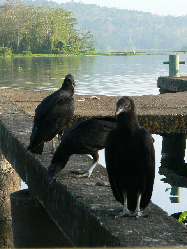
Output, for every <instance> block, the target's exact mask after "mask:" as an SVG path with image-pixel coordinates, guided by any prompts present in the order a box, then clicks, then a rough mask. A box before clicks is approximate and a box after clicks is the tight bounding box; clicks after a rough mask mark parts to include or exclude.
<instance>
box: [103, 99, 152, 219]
mask: <svg viewBox="0 0 187 249" xmlns="http://www.w3.org/2000/svg"><path fill="white" fill-rule="evenodd" d="M105 161H106V169H107V172H108V177H109V182H110V185H111V189H112V192H113V195H114V197H115V199H116V200H117V201H118V202H120V203H121V204H122V205H123V212H122V213H121V214H120V215H118V216H117V217H122V216H135V217H138V216H145V215H144V214H143V212H141V210H142V209H144V208H145V207H147V205H148V204H149V202H150V199H151V196H152V191H153V184H154V178H155V151H154V146H153V138H152V136H151V134H150V132H149V131H148V130H147V129H145V128H143V127H141V126H140V125H139V123H138V118H137V114H136V112H135V105H134V101H133V100H132V98H130V97H126V96H125V97H122V98H120V99H119V100H118V102H117V108H116V128H115V129H113V130H111V131H110V132H109V134H108V136H107V138H106V143H105Z"/></svg>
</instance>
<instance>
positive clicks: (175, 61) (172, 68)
mask: <svg viewBox="0 0 187 249" xmlns="http://www.w3.org/2000/svg"><path fill="white" fill-rule="evenodd" d="M163 64H169V76H170V77H179V64H185V61H179V55H178V54H175V55H174V54H170V55H169V61H165V62H163Z"/></svg>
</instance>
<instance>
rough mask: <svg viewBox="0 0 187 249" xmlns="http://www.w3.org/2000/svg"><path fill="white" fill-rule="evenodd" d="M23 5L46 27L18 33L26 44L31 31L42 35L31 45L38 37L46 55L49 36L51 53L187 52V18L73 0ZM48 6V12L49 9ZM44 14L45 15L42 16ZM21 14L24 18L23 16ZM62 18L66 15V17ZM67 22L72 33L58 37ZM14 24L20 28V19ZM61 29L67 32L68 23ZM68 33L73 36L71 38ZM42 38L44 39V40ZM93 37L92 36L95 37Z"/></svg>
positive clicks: (0, 1) (44, 0)
mask: <svg viewBox="0 0 187 249" xmlns="http://www.w3.org/2000/svg"><path fill="white" fill-rule="evenodd" d="M12 1H15V0H12ZM16 1H17V0H16ZM9 2H10V0H9ZM3 3H4V0H0V4H3ZM22 3H24V4H27V6H28V7H27V8H28V10H29V11H31V10H32V11H34V13H36V12H37V11H36V9H37V10H38V11H39V12H38V13H36V15H37V18H38V21H39V23H40V24H42V23H43V24H42V29H41V32H40V28H39V27H38V25H39V23H37V25H35V24H34V25H35V27H37V29H36V30H35V31H34V30H33V27H34V25H32V29H31V30H30V31H29V32H28V31H27V33H25V34H23V33H24V32H23V31H24V30H19V32H20V31H21V34H20V35H21V37H20V39H23V41H24V40H25V39H28V37H30V35H31V32H32V34H33V32H35V33H37V32H39V34H38V37H35V38H34V39H33V38H32V40H30V44H31V45H32V44H33V42H34V40H36V38H37V42H38V48H39V50H41V49H42V51H44V52H45V51H46V43H47V42H48V38H49V35H50V36H51V39H50V43H51V45H50V47H49V48H50V49H49V51H55V50H56V51H59V50H60V51H65V50H69V49H70V48H71V50H72V51H73V50H76V51H87V50H88V51H92V50H93V47H95V49H96V51H97V52H116V51H132V50H135V51H140V50H143V51H144V50H148V49H173V50H178V49H183V50H186V49H187V15H186V16H180V17H173V16H170V15H168V16H159V15H156V14H151V13H148V12H141V11H130V10H126V9H117V8H107V7H99V6H97V5H96V4H83V3H82V2H79V3H75V2H74V1H73V0H72V1H71V2H67V3H62V4H58V3H56V2H54V1H47V0H35V1H33V0H22ZM31 6H32V7H31ZM34 6H35V7H34ZM44 6H45V7H44ZM47 6H48V8H49V9H47ZM55 8H57V9H58V11H57V10H55ZM59 9H61V10H59ZM28 10H27V11H26V10H25V11H26V13H27V12H28V13H29V11H28ZM46 11H47V12H46ZM44 12H45V14H43V13H44ZM31 13H32V12H31ZM40 13H42V16H43V17H42V18H41V19H42V20H41V19H40ZM18 15H19V16H22V15H23V14H22V13H21V14H18ZM33 15H34V14H33V13H32V14H31V17H32V20H33V19H34V20H37V19H36V17H35V16H33ZM24 16H26V15H24ZM55 16H56V17H55ZM63 16H66V18H64V17H63ZM52 17H53V18H54V19H55V22H56V24H52V26H54V25H55V30H56V31H57V30H58V32H54V33H53V32H52V31H51V26H50V29H49V23H51V22H52V23H53V21H54V20H53V19H52ZM0 18H1V20H2V18H3V17H2V15H1V14H0ZM67 19H69V21H70V20H71V21H70V22H71V25H70V26H71V31H70V32H69V33H68V32H66V35H65V36H64V35H63V37H58V36H60V35H62V33H63V32H60V33H59V29H60V25H62V23H63V22H64V21H63V20H67ZM1 20H0V25H1V27H0V28H1V29H0V36H1V37H2V35H3V36H4V37H5V35H7V34H6V32H4V34H3V27H2V26H3V25H2V21H1ZM12 21H13V20H12ZM25 22H26V21H25V20H23V23H25ZM35 22H36V21H35ZM15 23H16V25H18V26H19V23H17V20H16V22H15ZM30 23H31V21H29V24H30ZM27 25H28V23H27ZM47 26H48V27H47ZM62 26H63V27H62V28H63V29H64V26H65V24H64V25H62ZM67 26H68V25H67ZM15 27H16V26H15ZM57 27H58V28H57ZM18 29H19V28H18ZM78 30H79V31H78ZM12 32H13V30H12ZM14 32H15V30H14ZM46 32H48V33H46ZM28 34H29V35H28ZM46 34H47V35H46ZM69 34H71V38H70V37H69ZM42 35H43V37H41V36H42ZM91 35H93V38H92V36H91ZM14 36H15V35H14ZM65 39H66V40H65ZM92 41H94V43H92ZM72 42H73V44H74V45H73V44H72ZM14 43H15V41H14ZM24 44H25V43H24ZM80 44H81V45H80ZM31 45H29V46H31ZM0 46H1V44H0ZM20 46H21V40H20ZM62 46H63V49H62ZM81 46H82V47H81ZM14 47H15V45H14ZM20 48H21V47H20ZM24 50H28V48H24ZM31 51H33V52H37V51H38V49H36V48H34V49H33V48H32V49H31Z"/></svg>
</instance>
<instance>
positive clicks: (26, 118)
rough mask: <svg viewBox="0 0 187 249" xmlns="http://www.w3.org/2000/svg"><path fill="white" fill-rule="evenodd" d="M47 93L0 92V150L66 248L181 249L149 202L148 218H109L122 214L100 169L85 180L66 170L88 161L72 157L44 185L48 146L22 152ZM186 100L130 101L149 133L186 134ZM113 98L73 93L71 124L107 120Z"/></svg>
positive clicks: (173, 223) (176, 230) (184, 232)
mask: <svg viewBox="0 0 187 249" xmlns="http://www.w3.org/2000/svg"><path fill="white" fill-rule="evenodd" d="M5 93H6V94H5ZM47 94H49V93H46V92H40V93H38V92H36V93H35V94H34V95H33V92H29V91H20V90H14V89H9V90H7V89H6V90H5V89H1V91H0V97H1V98H0V99H1V101H0V149H1V150H2V153H3V155H4V157H5V158H6V159H7V160H8V161H9V163H10V164H11V165H12V167H13V168H14V169H15V170H16V172H17V173H18V174H19V176H20V177H21V179H22V180H23V181H24V182H25V183H26V184H27V185H28V188H29V192H30V194H31V196H33V197H34V198H36V199H37V201H39V203H40V204H41V205H42V207H43V208H44V209H45V210H46V212H47V213H48V214H49V216H50V217H51V218H52V220H53V221H54V222H55V223H56V224H57V226H58V228H59V229H60V230H61V231H62V232H63V233H64V234H65V235H66V237H67V238H68V239H69V240H70V241H71V244H72V245H74V246H77V247H98V246H102V247H103V246H110V247H111V246H124V247H126V246H127V247H147V246H149V247H166V246H167V247H179V246H180V247H186V246H187V241H186V237H187V229H186V228H185V227H184V226H183V225H182V224H180V223H179V222H178V221H177V220H176V219H174V218H172V217H168V215H167V213H166V212H164V211H163V210H162V209H161V208H159V207H158V206H156V205H154V204H153V203H151V204H150V205H149V207H148V208H147V209H146V210H145V212H146V213H147V214H148V215H149V217H148V218H140V219H137V220H134V219H133V218H122V219H115V218H114V216H113V214H115V213H116V212H119V211H120V210H122V205H121V204H119V203H118V202H116V201H115V199H114V197H113V195H112V191H111V189H110V186H109V184H108V177H107V173H106V169H105V168H103V167H102V166H100V165H98V166H97V167H96V169H95V170H94V172H93V175H92V176H91V177H90V178H75V176H74V175H72V173H71V172H70V170H71V169H79V168H80V167H81V168H87V166H88V164H89V163H90V162H91V159H90V158H89V157H88V156H86V155H74V156H72V157H71V158H70V160H69V162H68V164H67V165H66V167H65V168H64V169H63V170H62V172H61V174H60V175H59V177H58V179H57V180H56V181H55V183H54V184H53V185H50V184H49V178H48V174H47V167H48V165H49V164H50V162H51V159H52V154H51V143H50V142H49V143H46V144H45V147H44V152H43V154H42V155H33V154H32V153H30V152H29V151H27V149H26V148H27V145H28V143H29V138H30V133H31V129H32V124H33V115H34V109H35V106H36V105H38V102H39V101H40V99H41V100H42V99H43V98H44V97H45V96H44V95H47ZM186 98H187V93H186V92H181V93H175V94H169V93H168V94H163V95H157V96H137V97H133V99H134V101H135V104H136V107H137V113H138V118H139V121H140V124H141V125H142V126H144V127H146V128H148V129H149V130H150V131H151V132H153V133H162V132H168V133H172V132H179V131H180V132H182V133H185V132H186V124H187V122H186V121H187V110H186V105H185V101H184V100H185V99H186ZM118 99H119V97H114V96H81V95H75V102H76V112H75V118H74V120H73V122H77V121H78V120H81V119H87V118H89V117H92V116H102V115H105V116H113V115H114V112H115V107H116V102H117V100H118ZM168 103H169V104H168ZM168 235H169V236H168ZM62 247H63V245H62Z"/></svg>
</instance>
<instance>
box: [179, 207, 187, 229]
mask: <svg viewBox="0 0 187 249" xmlns="http://www.w3.org/2000/svg"><path fill="white" fill-rule="evenodd" d="M178 221H179V222H181V223H182V224H184V225H185V226H186V227H187V211H184V212H182V214H181V215H180V216H179V219H178Z"/></svg>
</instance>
